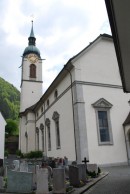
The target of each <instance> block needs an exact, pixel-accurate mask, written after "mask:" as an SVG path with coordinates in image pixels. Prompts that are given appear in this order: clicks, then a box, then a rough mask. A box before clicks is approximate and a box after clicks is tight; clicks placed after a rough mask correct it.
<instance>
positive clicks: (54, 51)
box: [0, 0, 111, 91]
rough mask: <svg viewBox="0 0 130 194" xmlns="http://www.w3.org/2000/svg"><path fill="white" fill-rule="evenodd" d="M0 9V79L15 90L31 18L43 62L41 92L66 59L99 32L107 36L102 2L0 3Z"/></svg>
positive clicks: (18, 0) (6, 0) (42, 0)
mask: <svg viewBox="0 0 130 194" xmlns="http://www.w3.org/2000/svg"><path fill="white" fill-rule="evenodd" d="M0 6H1V13H0V16H1V17H0V22H1V25H0V37H1V39H0V41H1V47H0V57H1V62H0V66H1V71H0V76H1V77H2V78H4V79H6V80H7V81H9V82H11V83H12V84H13V85H15V86H16V87H17V88H18V89H20V88H19V86H20V81H21V69H20V68H18V67H19V66H20V65H21V55H22V53H23V51H24V49H25V48H26V46H27V45H28V36H29V35H30V29H31V20H32V18H31V16H32V15H33V16H34V17H33V20H34V33H35V36H36V38H37V40H36V44H37V47H38V48H39V49H40V52H41V56H42V58H43V59H46V60H45V61H43V88H44V91H45V90H46V89H47V87H48V86H49V85H50V83H51V82H52V81H53V79H54V78H55V76H56V75H57V74H58V73H59V71H60V70H61V69H62V67H63V65H64V64H65V63H66V62H67V61H68V60H69V58H71V57H72V56H74V55H76V54H77V53H78V52H80V51H81V50H82V49H83V48H84V47H86V46H87V45H88V44H89V42H91V41H93V40H94V39H95V38H96V37H97V36H98V35H99V34H100V33H111V31H110V27H109V22H108V17H107V13H106V8H105V3H104V0H98V1H95V0H80V1H79V0H71V1H66V0H53V1H52V0H37V1H36V0H28V1H27V0H13V1H12V0H1V1H0Z"/></svg>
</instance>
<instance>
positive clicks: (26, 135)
mask: <svg viewBox="0 0 130 194" xmlns="http://www.w3.org/2000/svg"><path fill="white" fill-rule="evenodd" d="M25 138H26V153H27V152H28V133H27V131H26V132H25Z"/></svg>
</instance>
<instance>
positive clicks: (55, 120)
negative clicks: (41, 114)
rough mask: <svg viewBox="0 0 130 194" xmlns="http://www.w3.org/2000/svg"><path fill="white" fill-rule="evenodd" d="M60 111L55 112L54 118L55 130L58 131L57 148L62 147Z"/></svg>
mask: <svg viewBox="0 0 130 194" xmlns="http://www.w3.org/2000/svg"><path fill="white" fill-rule="evenodd" d="M59 117H60V115H59V113H58V112H56V111H55V112H54V113H53V116H52V119H53V120H54V122H55V132H56V148H57V149H60V148H61V143H60V129H59Z"/></svg>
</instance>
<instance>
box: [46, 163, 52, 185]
mask: <svg viewBox="0 0 130 194" xmlns="http://www.w3.org/2000/svg"><path fill="white" fill-rule="evenodd" d="M46 168H47V169H48V180H49V181H50V180H51V176H52V168H51V167H50V166H47V167H46Z"/></svg>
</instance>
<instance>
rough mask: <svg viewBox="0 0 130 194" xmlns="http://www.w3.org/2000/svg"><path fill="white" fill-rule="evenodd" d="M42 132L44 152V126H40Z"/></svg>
mask: <svg viewBox="0 0 130 194" xmlns="http://www.w3.org/2000/svg"><path fill="white" fill-rule="evenodd" d="M40 130H41V140H42V151H43V152H44V125H43V124H42V123H41V124H40Z"/></svg>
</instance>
